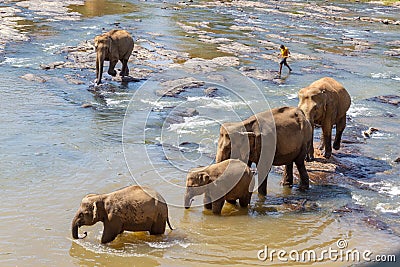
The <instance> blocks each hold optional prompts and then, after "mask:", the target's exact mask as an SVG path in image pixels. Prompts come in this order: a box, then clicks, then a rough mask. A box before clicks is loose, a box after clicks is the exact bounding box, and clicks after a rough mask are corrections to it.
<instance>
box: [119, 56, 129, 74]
mask: <svg viewBox="0 0 400 267" xmlns="http://www.w3.org/2000/svg"><path fill="white" fill-rule="evenodd" d="M121 62H122V69H121V72H120V75H121V76H129V68H128V60H127V59H122V60H121Z"/></svg>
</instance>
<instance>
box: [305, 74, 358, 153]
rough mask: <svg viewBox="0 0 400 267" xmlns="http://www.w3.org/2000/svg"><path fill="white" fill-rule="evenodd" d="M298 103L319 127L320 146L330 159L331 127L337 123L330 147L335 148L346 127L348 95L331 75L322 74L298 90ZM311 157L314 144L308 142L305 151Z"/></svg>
mask: <svg viewBox="0 0 400 267" xmlns="http://www.w3.org/2000/svg"><path fill="white" fill-rule="evenodd" d="M298 94H299V105H298V107H299V108H300V109H301V110H303V112H304V114H305V115H306V118H307V119H308V120H309V121H310V123H311V127H312V130H313V137H312V138H313V139H314V126H315V125H320V126H321V128H322V136H321V144H320V147H319V149H321V150H322V149H324V152H323V156H324V157H325V158H330V157H331V155H332V145H331V142H332V127H333V125H336V136H335V140H334V142H333V148H334V149H335V150H338V149H339V148H340V142H341V139H342V134H343V131H344V129H345V127H346V112H347V110H349V107H350V105H351V98H350V95H349V93H348V92H347V91H346V89H345V88H344V87H343V85H341V84H340V83H339V82H337V81H336V80H335V79H333V78H330V77H324V78H322V79H319V80H317V81H315V82H313V83H311V84H310V85H309V86H308V87H305V88H303V89H301V90H300V91H299V93H298ZM307 158H309V159H310V160H313V159H314V146H313V144H312V143H311V146H310V149H309V151H308V157H307Z"/></svg>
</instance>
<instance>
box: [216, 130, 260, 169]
mask: <svg viewBox="0 0 400 267" xmlns="http://www.w3.org/2000/svg"><path fill="white" fill-rule="evenodd" d="M255 143H256V134H255V133H254V132H253V131H251V130H250V131H247V130H246V127H245V126H244V125H243V123H242V122H237V123H235V122H233V123H224V124H222V125H221V128H220V135H219V139H218V148H217V155H216V158H215V161H216V162H217V163H218V162H222V161H224V160H226V159H240V160H241V161H243V162H248V161H249V160H250V157H253V156H254V152H255V151H254V150H255Z"/></svg>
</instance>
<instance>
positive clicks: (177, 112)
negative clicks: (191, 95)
mask: <svg viewBox="0 0 400 267" xmlns="http://www.w3.org/2000/svg"><path fill="white" fill-rule="evenodd" d="M198 114H199V112H198V111H197V110H196V109H194V108H175V109H173V110H171V112H170V113H169V114H168V116H167V118H166V119H165V121H166V122H168V123H170V124H173V123H183V122H185V117H193V116H196V115H198Z"/></svg>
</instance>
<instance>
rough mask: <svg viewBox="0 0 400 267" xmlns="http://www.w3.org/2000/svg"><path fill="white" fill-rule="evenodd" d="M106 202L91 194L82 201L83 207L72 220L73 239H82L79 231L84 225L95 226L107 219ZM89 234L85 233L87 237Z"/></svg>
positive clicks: (81, 206)
mask: <svg viewBox="0 0 400 267" xmlns="http://www.w3.org/2000/svg"><path fill="white" fill-rule="evenodd" d="M105 213H106V212H105V209H104V202H103V200H102V199H101V198H100V196H99V195H96V194H90V195H87V196H85V197H84V198H83V199H82V202H81V205H80V207H79V209H78V211H77V212H76V215H75V217H74V219H73V220H72V237H73V238H74V239H78V238H80V237H79V235H78V229H79V227H81V226H84V225H88V226H90V225H94V224H95V223H97V222H98V221H103V220H104V217H105ZM86 235H87V233H86V232H85V233H84V236H83V237H82V238H84V237H86Z"/></svg>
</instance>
